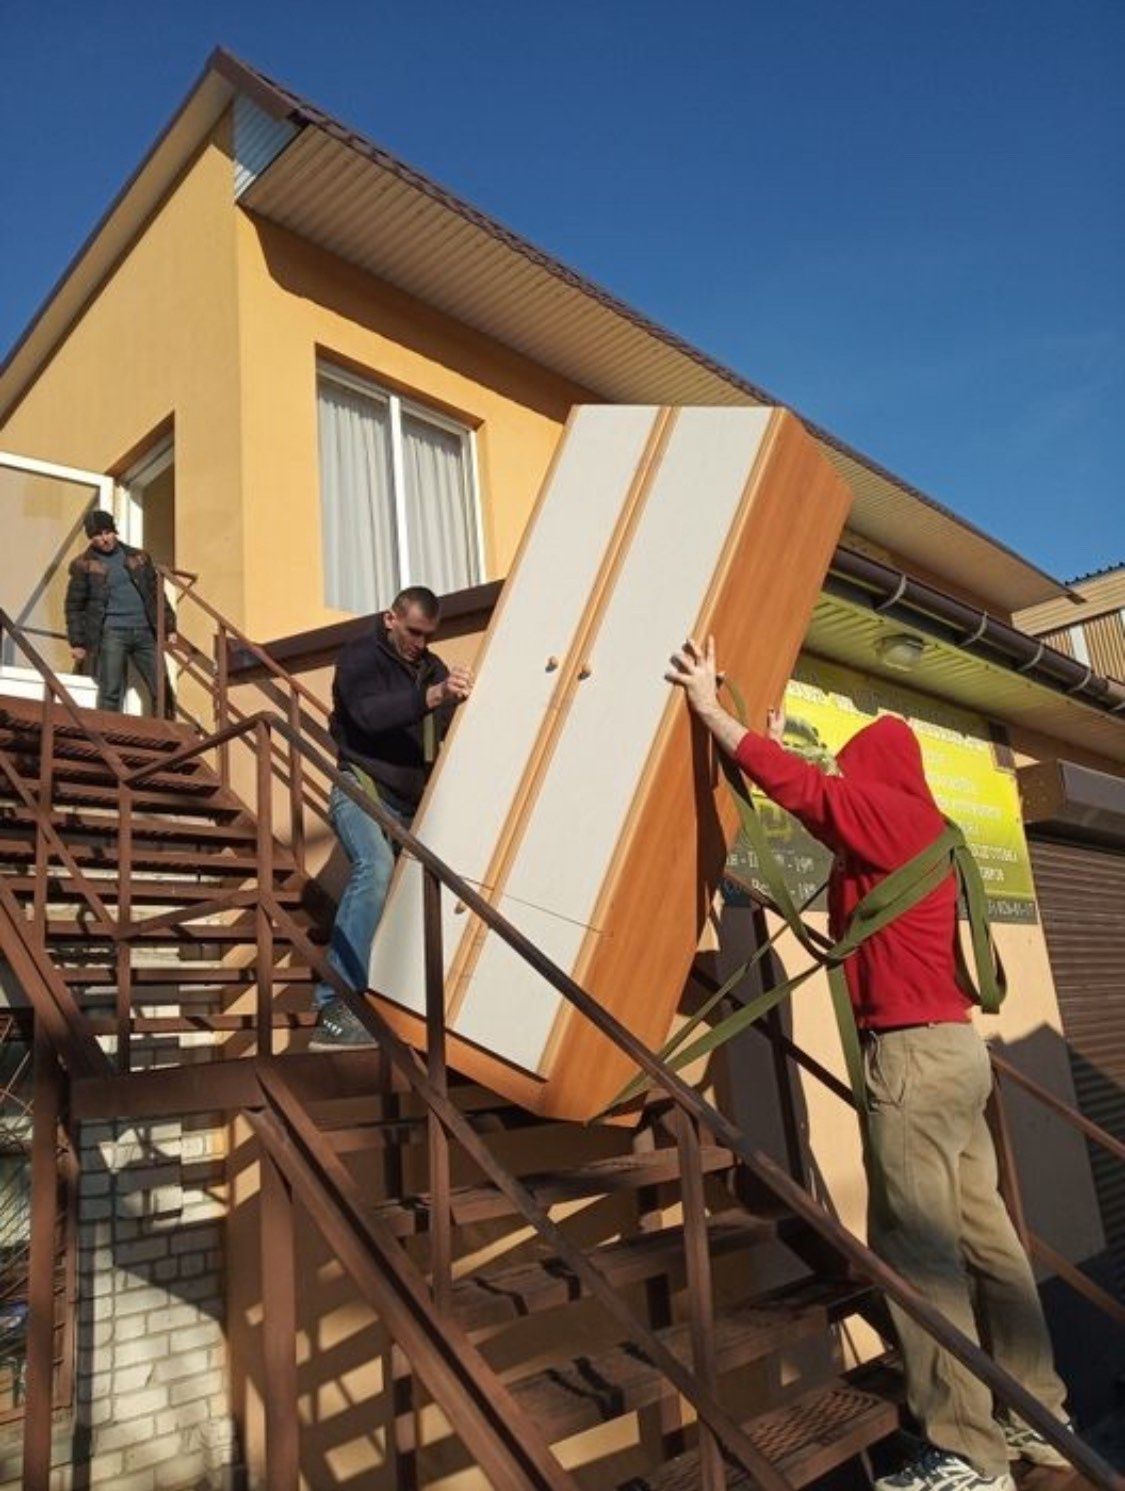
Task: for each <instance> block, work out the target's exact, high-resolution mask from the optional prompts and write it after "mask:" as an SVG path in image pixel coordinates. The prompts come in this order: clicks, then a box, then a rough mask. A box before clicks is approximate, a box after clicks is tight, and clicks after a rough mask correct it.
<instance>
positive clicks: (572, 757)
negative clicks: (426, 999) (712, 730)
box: [455, 409, 770, 1070]
mask: <svg viewBox="0 0 1125 1491" xmlns="http://www.w3.org/2000/svg"><path fill="white" fill-rule="evenodd" d="M769 420H770V411H769V410H758V409H684V410H681V411H680V413H679V417H678V420H677V423H676V426H675V429H674V431H673V434H672V438H671V441H670V443H669V445H668V447H667V449H666V451H665V453H664V457H663V460H662V462H661V465H660V469H659V471H658V472H657V474H656V477H655V479H654V481H653V485H652V488H651V490H650V492H649V496H648V500H647V502H646V503H645V507H644V511H643V514H642V516H641V518H640V521H639V524H638V527H637V529H636V532H635V534H634V537H633V541H632V544H631V546H630V549H629V553H628V555H627V556H626V558H625V563H624V566H623V569H622V572H621V574H620V576H619V578H618V581H617V584H616V586H615V587H614V590H613V593H612V596H611V597H610V599H609V602H608V605H607V607H606V610H605V613H604V615H603V618H602V623H601V627H600V629H599V633H598V635H597V637H596V638H595V639H594V642H593V645H592V647H591V655H590V659H589V662H590V665H591V668H592V672H591V675H590V677H589V678H587V679H585V680H584V681H583V682H581V683H580V684H579V685H578V689H577V693H576V696H575V700H574V703H573V705H572V706H571V711H570V714H569V717H568V719H567V722H566V725H565V727H564V730H563V732H562V735H561V737H560V739H559V743H558V746H557V747H556V750H555V754H554V758H553V760H552V763H551V770H550V774H549V777H548V779H547V781H546V782H545V783H544V786H543V789H542V791H541V793H540V795H539V798H538V800H537V802H536V804H535V808H534V812H533V816H532V821H531V823H530V825H529V828H528V830H527V833H526V834H525V836H524V839H523V842H522V844H521V846H520V849H519V853H518V855H517V857H516V860H515V862H514V863H513V866H512V870H511V873H510V875H509V877H508V880H507V883H506V885H505V892H506V894H505V895H504V896H503V897H502V898H501V902H500V905H501V909H502V910H503V911H504V912H505V914H506V915H509V916H510V917H511V920H512V921H513V922H515V924H516V925H517V926H519V927H520V929H521V930H524V931H526V932H527V933H528V934H529V935H531V936H532V937H534V938H535V940H536V941H538V942H539V944H540V946H541V947H542V948H543V949H544V951H545V952H547V953H548V954H549V955H550V957H552V958H553V959H554V960H555V961H556V962H557V963H558V964H559V965H560V966H561V967H562V968H563V969H564V970H565V971H567V972H569V971H570V970H571V969H572V967H573V964H574V961H575V959H576V957H577V954H578V951H579V948H580V947H581V944H582V940H583V938H584V936H585V934H586V929H587V924H588V923H589V921H590V918H591V916H592V914H593V909H594V906H595V903H596V901H597V897H598V893H599V891H600V889H601V886H602V883H603V881H604V879H605V875H606V872H607V871H608V869H609V866H610V863H611V861H612V858H613V854H614V850H615V848H616V845H617V841H618V837H619V835H620V833H621V829H622V827H623V825H624V822H625V818H626V816H627V814H628V812H629V809H630V806H631V804H632V800H633V797H634V795H635V792H636V789H637V787H638V785H639V783H640V780H641V777H642V774H643V770H644V765H645V760H646V758H647V756H648V754H649V751H650V749H651V747H652V744H653V740H654V738H655V735H656V732H657V728H658V726H659V724H660V721H661V718H662V716H663V713H664V710H665V708H666V707H667V706H668V704H669V690H670V685H669V684H667V683H665V682H664V676H663V675H664V670H665V668H666V667H667V663H668V656H669V653H670V652H671V650H672V648H673V647H675V646H677V645H678V644H679V643H680V642H681V641H682V640H683V638H684V637H685V636H686V635H687V634H688V632H689V630H690V629H691V628H693V627H694V625H695V622H696V618H697V616H698V614H699V611H700V609H701V607H702V604H703V601H704V598H705V596H706V594H707V591H708V589H709V587H710V585H711V582H712V579H713V577H714V574H715V571H716V569H717V567H718V565H719V563H720V562H721V559H722V556H723V551H724V549H725V547H726V545H727V542H728V537H729V534H730V530H731V527H732V523H733V520H734V518H735V516H736V514H737V512H738V508H739V505H740V502H741V499H742V494H743V491H744V489H745V487H746V483H747V480H748V478H749V475H750V472H751V470H752V468H753V465H754V461H755V458H756V457H757V454H758V451H759V448H760V446H761V443H762V439H763V436H764V434H765V431H766V427H767V425H768V423H769ZM677 707H679V708H683V704H682V701H677ZM521 903H522V904H521ZM529 907H536V908H541V909H539V910H535V911H532V910H530V909H528V908H529ZM652 915H653V917H658V916H659V915H660V907H659V906H653V908H652ZM561 998H562V996H561V995H559V994H557V993H556V992H555V991H554V990H553V989H552V988H551V987H550V986H549V985H548V984H546V983H545V982H544V981H543V980H542V979H541V978H539V977H538V976H537V975H535V974H534V973H532V972H531V970H530V969H528V968H527V966H526V964H524V963H523V962H522V960H520V959H518V958H517V957H516V955H515V954H514V953H512V952H511V951H510V949H509V948H508V947H507V946H506V945H505V944H504V943H503V942H501V941H500V939H499V938H497V937H495V936H490V937H489V938H488V940H487V942H486V944H485V947H484V950H483V952H482V954H481V957H480V960H479V962H478V964H477V967H476V970H475V973H474V976H473V979H472V982H471V986H470V988H469V991H468V993H467V996H466V998H465V1002H464V1004H463V1006H462V1008H461V1011H460V1013H459V1016H458V1019H457V1021H456V1025H455V1028H456V1030H457V1033H458V1034H459V1035H463V1036H466V1037H467V1038H468V1039H470V1040H473V1041H476V1042H477V1043H478V1044H480V1045H483V1046H486V1047H487V1048H488V1049H490V1050H492V1051H495V1052H496V1053H497V1054H498V1055H501V1056H504V1057H506V1058H507V1059H508V1060H510V1061H513V1062H516V1063H517V1064H519V1065H520V1066H523V1067H526V1068H529V1069H531V1070H536V1069H538V1067H539V1065H540V1063H541V1060H542V1056H543V1052H544V1048H545V1046H546V1044H547V1040H548V1038H549V1036H550V1033H551V1029H552V1026H553V1024H554V1020H555V1016H556V1014H557V1013H558V1009H559V1005H560V1001H561Z"/></svg>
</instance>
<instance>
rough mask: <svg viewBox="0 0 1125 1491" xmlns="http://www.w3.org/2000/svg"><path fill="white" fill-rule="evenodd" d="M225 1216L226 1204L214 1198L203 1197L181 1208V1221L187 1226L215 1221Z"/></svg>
mask: <svg viewBox="0 0 1125 1491" xmlns="http://www.w3.org/2000/svg"><path fill="white" fill-rule="evenodd" d="M226 1214H227V1205H226V1202H225V1201H222V1200H220V1199H219V1198H218V1197H216V1196H203V1197H201V1198H200V1199H199V1200H198V1201H192V1202H191V1203H190V1204H188V1203H185V1204H184V1208H183V1220H184V1221H185V1222H187V1223H189V1224H190V1223H192V1222H210V1221H215V1220H217V1219H218V1218H220V1217H225V1216H226Z"/></svg>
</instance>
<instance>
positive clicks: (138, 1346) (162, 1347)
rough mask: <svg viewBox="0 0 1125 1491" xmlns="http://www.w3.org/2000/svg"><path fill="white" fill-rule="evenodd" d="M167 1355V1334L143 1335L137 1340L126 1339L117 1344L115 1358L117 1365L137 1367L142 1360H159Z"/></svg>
mask: <svg viewBox="0 0 1125 1491" xmlns="http://www.w3.org/2000/svg"><path fill="white" fill-rule="evenodd" d="M167 1355H168V1337H167V1336H141V1337H138V1339H137V1340H135V1341H125V1342H122V1344H121V1345H119V1346H115V1347H114V1352H113V1360H114V1365H115V1366H117V1367H137V1366H140V1364H141V1363H142V1362H153V1361H159V1360H160V1358H161V1357H163V1356H167Z"/></svg>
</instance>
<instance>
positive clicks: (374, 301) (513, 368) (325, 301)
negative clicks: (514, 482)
mask: <svg viewBox="0 0 1125 1491" xmlns="http://www.w3.org/2000/svg"><path fill="white" fill-rule="evenodd" d="M254 227H255V229H256V231H257V234H258V242H259V245H260V248H261V251H262V257H263V260H264V261H265V264H266V267H267V269H268V272H269V275H270V277H271V279H272V280H273V281H274V283H275V284H276V285H277V286H278V287H279V288H280V289H282V290H284V291H286V292H287V294H289V295H291V296H292V297H294V299H295V300H297V301H310V302H312V303H314V304H315V305H318V306H321V307H323V308H324V309H325V310H328V311H332V312H333V313H334V314H336V315H337V316H340V317H342V318H343V319H344V320H345V321H347V322H348V323H350V324H351V325H354V326H359V327H363V328H364V329H365V330H367V331H370V332H374V333H375V334H376V335H378V336H380V337H386V338H387V339H388V340H390V341H391V342H393V343H395V345H396V346H398V347H403V348H406V349H408V350H409V351H411V352H413V353H416V354H417V355H418V356H420V357H423V358H426V359H427V360H428V361H429V362H431V363H433V364H434V365H435V366H437V367H442V368H449V369H450V370H452V371H454V372H456V373H457V374H458V375H460V376H461V377H464V378H467V379H471V380H472V381H473V382H474V383H478V384H480V385H482V386H483V387H485V388H488V389H490V390H491V391H492V392H493V393H495V394H498V395H499V396H500V397H502V398H505V399H510V400H511V401H512V402H513V403H516V404H519V405H521V406H523V407H524V408H528V409H533V410H535V411H536V412H537V413H539V414H542V415H544V416H545V417H546V418H548V419H552V420H556V421H558V422H559V423H560V424H561V423H562V422H563V421H565V419H566V417H567V415H568V414H569V413H570V409H571V406H572V405H573V404H590V403H598V402H599V400H598V399H597V397H596V396H595V395H593V394H591V393H590V392H589V391H588V390H586V389H583V388H581V387H580V386H579V385H578V384H575V383H571V382H569V381H567V380H566V379H564V378H561V377H559V376H558V375H556V374H554V373H550V372H548V371H546V370H545V369H544V368H542V367H540V366H539V365H538V364H536V363H534V362H531V361H529V360H528V359H526V358H524V357H522V356H521V355H520V354H519V353H517V352H513V351H511V350H510V349H509V348H507V347H504V346H502V345H501V344H500V343H499V342H494V341H492V340H490V339H489V338H488V337H487V336H485V335H484V334H482V333H480V332H475V331H473V330H472V329H471V328H470V327H467V326H464V325H461V324H459V323H457V322H454V321H452V320H450V319H449V317H447V316H445V315H443V314H442V312H440V311H438V310H435V309H434V307H433V306H430V305H426V304H425V303H424V302H423V301H420V300H416V299H415V298H414V297H413V296H411V295H409V294H407V293H406V292H405V291H403V290H399V289H396V288H395V287H394V286H393V285H391V284H389V283H387V282H386V281H383V280H378V279H376V278H375V277H374V276H373V275H370V274H368V273H367V272H366V271H365V270H362V269H360V268H358V267H357V266H355V265H352V264H347V263H344V262H343V261H342V260H340V259H338V258H335V257H334V256H333V255H332V254H330V253H329V252H328V251H327V250H325V249H321V248H318V247H317V246H316V245H315V244H312V243H309V242H308V241H306V240H304V239H302V238H299V237H297V236H296V235H295V234H293V233H290V232H288V231H287V230H286V229H284V228H281V227H278V226H277V225H276V224H274V223H270V222H267V221H265V220H264V219H261V218H256V219H255V220H254Z"/></svg>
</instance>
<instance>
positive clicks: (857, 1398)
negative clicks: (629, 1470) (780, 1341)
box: [621, 1382, 898, 1491]
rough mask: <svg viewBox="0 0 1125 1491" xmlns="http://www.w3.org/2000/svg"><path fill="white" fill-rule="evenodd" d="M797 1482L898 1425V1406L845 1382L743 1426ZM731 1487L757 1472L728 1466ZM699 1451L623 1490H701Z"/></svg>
mask: <svg viewBox="0 0 1125 1491" xmlns="http://www.w3.org/2000/svg"><path fill="white" fill-rule="evenodd" d="M742 1427H743V1429H744V1430H745V1431H746V1433H747V1435H748V1436H749V1437H750V1438H751V1439H752V1440H753V1441H754V1444H755V1446H756V1447H757V1448H758V1449H759V1450H761V1452H762V1453H763V1455H765V1456H766V1457H767V1459H769V1460H770V1462H771V1463H772V1465H773V1467H774V1469H775V1470H777V1471H780V1473H781V1474H782V1475H783V1476H784V1477H785V1479H786V1480H787V1481H788V1482H789V1484H790V1485H791V1486H807V1485H808V1484H809V1483H810V1482H811V1481H815V1480H818V1479H819V1478H820V1477H821V1476H822V1475H826V1474H827V1473H828V1471H830V1470H833V1469H835V1467H836V1466H837V1465H842V1464H843V1463H844V1461H845V1460H850V1459H851V1458H852V1456H853V1455H858V1454H859V1453H860V1452H861V1451H862V1450H865V1449H866V1448H867V1447H868V1445H871V1444H874V1443H875V1442H876V1440H879V1439H883V1438H885V1436H886V1435H888V1434H893V1433H894V1431H895V1429H897V1428H898V1411H897V1410H896V1408H895V1406H894V1404H892V1403H887V1402H884V1401H883V1400H882V1399H881V1398H877V1397H874V1396H873V1395H872V1394H871V1393H865V1392H860V1391H859V1390H858V1389H856V1388H853V1387H848V1386H847V1385H846V1384H844V1383H842V1382H833V1383H829V1384H827V1385H826V1386H824V1387H817V1388H813V1389H811V1390H810V1391H808V1392H805V1393H802V1394H801V1395H800V1397H797V1398H794V1399H793V1400H792V1401H791V1402H789V1403H786V1404H784V1405H783V1406H782V1407H780V1408H773V1409H770V1411H769V1412H768V1413H763V1414H759V1415H758V1416H757V1417H756V1418H752V1419H750V1420H749V1421H748V1422H747V1423H744V1424H743V1425H742ZM726 1484H727V1491H753V1488H754V1487H755V1486H756V1485H757V1482H756V1481H755V1480H754V1478H753V1476H751V1475H750V1474H748V1472H746V1471H744V1470H741V1469H738V1468H736V1467H735V1466H733V1465H728V1466H727V1482H726ZM698 1487H699V1454H698V1451H696V1450H689V1451H688V1452H687V1453H686V1454H683V1455H677V1456H676V1457H675V1459H673V1460H668V1461H666V1462H665V1464H663V1465H661V1466H660V1468H659V1469H658V1470H654V1471H653V1472H652V1473H651V1474H650V1475H646V1476H640V1477H634V1478H633V1479H632V1480H630V1481H628V1482H626V1484H625V1485H624V1486H622V1487H621V1491H698Z"/></svg>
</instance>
